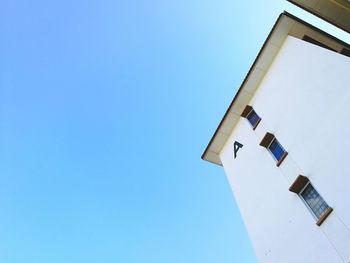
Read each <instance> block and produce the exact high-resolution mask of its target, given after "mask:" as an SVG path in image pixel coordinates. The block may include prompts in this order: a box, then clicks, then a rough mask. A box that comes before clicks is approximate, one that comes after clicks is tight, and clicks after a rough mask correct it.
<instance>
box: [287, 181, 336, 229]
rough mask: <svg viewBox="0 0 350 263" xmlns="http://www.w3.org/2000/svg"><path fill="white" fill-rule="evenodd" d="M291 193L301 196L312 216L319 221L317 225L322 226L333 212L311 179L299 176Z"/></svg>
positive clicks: (291, 188) (290, 189)
mask: <svg viewBox="0 0 350 263" xmlns="http://www.w3.org/2000/svg"><path fill="white" fill-rule="evenodd" d="M289 191H291V192H294V193H296V194H298V195H299V197H300V198H301V199H302V200H303V202H304V203H305V205H306V206H307V207H308V209H309V210H310V212H311V214H312V215H313V216H314V217H315V218H316V219H317V222H316V224H317V225H318V226H320V225H321V224H322V223H323V221H324V220H326V218H327V217H328V215H329V214H330V213H331V212H332V211H333V209H332V208H331V207H329V206H328V204H327V203H326V201H325V200H324V199H323V198H322V197H321V196H320V194H319V193H318V192H317V191H316V189H315V188H314V187H313V185H312V184H311V183H310V181H309V179H308V178H307V177H305V176H303V175H299V176H298V178H297V179H296V180H295V181H294V183H293V184H292V186H291V187H290V188H289Z"/></svg>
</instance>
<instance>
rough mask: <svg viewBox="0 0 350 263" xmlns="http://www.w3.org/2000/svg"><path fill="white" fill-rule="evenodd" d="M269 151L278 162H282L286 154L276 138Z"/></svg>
mask: <svg viewBox="0 0 350 263" xmlns="http://www.w3.org/2000/svg"><path fill="white" fill-rule="evenodd" d="M268 149H269V150H270V152H271V153H272V155H273V157H275V159H276V161H279V160H281V158H282V157H283V155H284V153H285V152H286V151H285V150H284V149H283V147H282V145H281V144H280V143H279V142H278V141H277V139H276V138H274V139H273V140H272V142H271V143H270V145H269V147H268Z"/></svg>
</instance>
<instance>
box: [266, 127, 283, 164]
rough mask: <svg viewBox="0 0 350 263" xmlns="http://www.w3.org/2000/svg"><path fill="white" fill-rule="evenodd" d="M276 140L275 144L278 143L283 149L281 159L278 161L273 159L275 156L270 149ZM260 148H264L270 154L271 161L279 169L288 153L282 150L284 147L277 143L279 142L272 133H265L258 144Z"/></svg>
mask: <svg viewBox="0 0 350 263" xmlns="http://www.w3.org/2000/svg"><path fill="white" fill-rule="evenodd" d="M275 140H276V142H277V143H278V145H279V146H280V147H281V148H282V149H283V151H284V152H283V154H282V156H281V158H280V159H279V160H277V158H276V157H275V155H274V154H273V152H272V151H271V149H270V146H271V144H272V143H273V142H274V141H275ZM260 146H262V147H265V148H266V149H267V150H268V151H269V152H270V154H271V155H272V157H273V159H274V160H275V161H276V166H277V167H279V166H280V165H281V164H282V162H283V161H284V159H285V158H286V157H287V155H288V152H287V151H286V149H284V147H283V146H282V144H281V143H280V142H279V140H277V138H276V136H275V135H274V134H272V133H269V132H267V133H266V134H265V136H264V138H263V139H262V140H261V142H260Z"/></svg>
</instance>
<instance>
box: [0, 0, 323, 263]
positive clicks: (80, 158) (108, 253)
mask: <svg viewBox="0 0 350 263" xmlns="http://www.w3.org/2000/svg"><path fill="white" fill-rule="evenodd" d="M286 7H288V8H289V10H290V11H293V10H297V8H292V7H291V5H290V4H287V3H285V1H282V0H281V1H276V0H271V1H225V0H223V1H206V0H201V1H199V0H195V1H188V0H179V1H167V0H162V1H159V0H158V1H157V0H153V1H133V0H130V1H118V0H117V1H115V0H113V1H112V0H99V1H81V0H78V1H67V0H60V1H44V0H41V1H40V0H33V1H20V0H3V1H1V10H0V19H1V20H0V21H1V23H0V33H1V39H0V52H1V53H0V55H1V57H0V74H1V75H0V81H1V82H0V83H1V86H0V149H1V150H0V211H1V213H0V214H1V216H0V233H1V234H0V262H3V263H23V262H25V263H56V262H57V263H58V262H59V263H62V262H64V263H80V262H81V263H90V262H91V263H92V262H98V263H101V262H103V263H109V262H113V263H115V262H120V263H134V262H149V263H158V262H159V263H164V262H167V263H168V262H169V263H172V262H174V263H175V262H176V263H179V262H181V263H187V262H191V263H193V262H201V263H206V262H208V263H209V262H210V263H212V262H217V263H226V262H240V263H255V262H256V259H255V256H254V253H253V250H252V247H251V244H250V241H249V239H248V237H247V234H246V230H245V228H244V226H243V223H242V221H241V218H240V215H239V212H238V210H237V207H236V205H235V202H234V198H233V196H232V193H231V191H230V188H229V185H228V182H227V181H226V178H225V176H224V171H223V169H222V168H221V167H219V166H215V165H212V164H209V163H206V162H204V161H202V160H201V159H200V156H201V154H202V151H203V150H204V148H205V146H206V145H207V143H208V141H209V139H210V137H211V135H212V134H213V132H214V130H215V128H216V126H217V124H218V123H219V121H220V119H221V117H222V115H223V113H224V112H225V110H226V108H227V106H228V104H229V103H230V101H231V99H232V97H233V95H234V94H235V92H236V90H237V88H238V87H239V85H240V83H241V82H242V80H243V78H244V76H245V74H246V72H247V71H248V69H249V67H250V65H251V64H252V62H253V59H254V58H255V56H256V54H257V52H258V51H259V49H260V47H261V45H262V43H263V41H264V40H265V38H266V37H267V34H268V32H269V31H270V29H271V27H272V25H273V23H274V21H275V20H276V19H277V16H278V14H279V13H281V12H282V11H283V9H284V8H286ZM298 12H299V11H296V12H294V13H296V14H299V13H298ZM300 13H303V12H300ZM303 15H304V17H305V16H307V15H305V13H303ZM315 21H318V20H315Z"/></svg>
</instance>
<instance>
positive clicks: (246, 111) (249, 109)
mask: <svg viewBox="0 0 350 263" xmlns="http://www.w3.org/2000/svg"><path fill="white" fill-rule="evenodd" d="M252 113H255V115H256V116H257V117H258V120H257V121H256V122H255V123H254V124H252V123H251V122H250V120H249V119H248V116H249V115H250V114H252ZM241 116H242V117H243V118H246V119H247V120H248V122H249V124H250V125H251V126H252V128H253V130H255V129H256V127H258V125H259V123H260V121H261V117H260V116H259V114H257V113H256V111H255V110H254V108H253V107H252V106H250V105H247V106H246V107H245V108H244V110H243V112H242V114H241Z"/></svg>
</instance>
